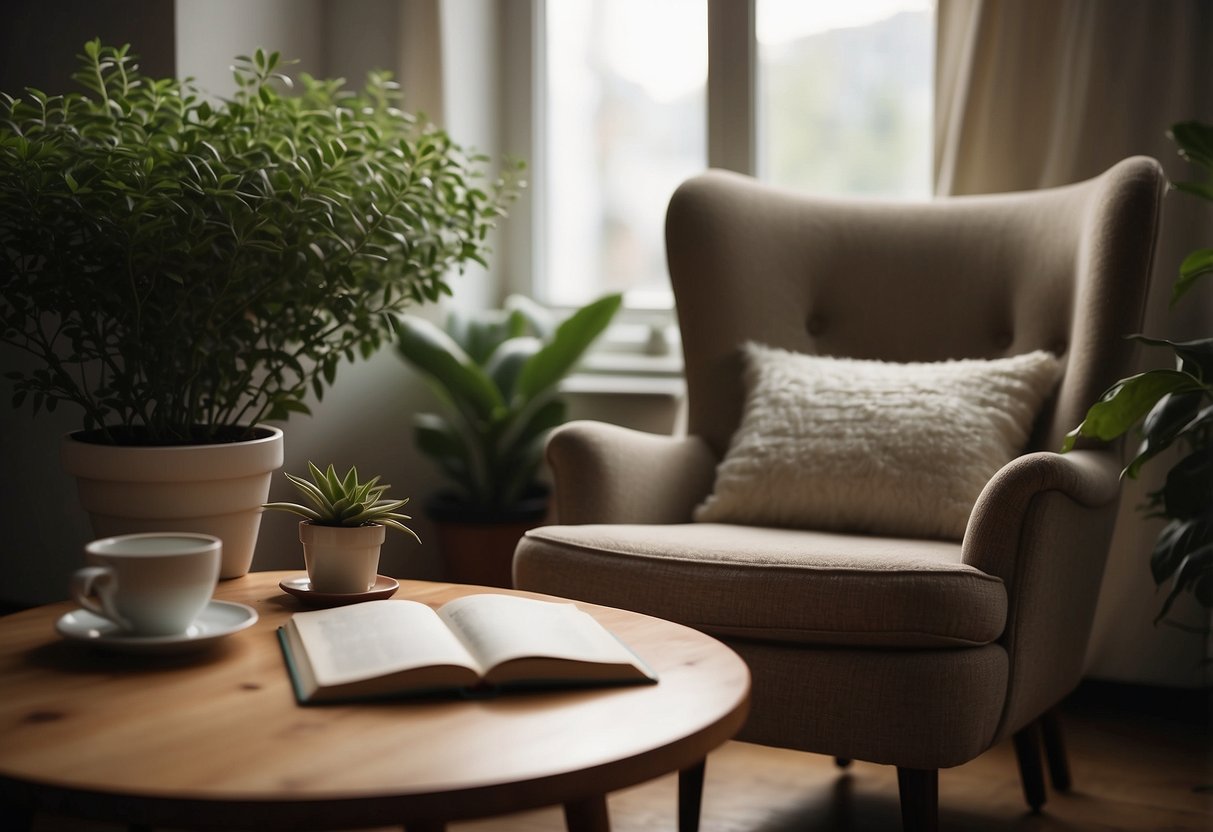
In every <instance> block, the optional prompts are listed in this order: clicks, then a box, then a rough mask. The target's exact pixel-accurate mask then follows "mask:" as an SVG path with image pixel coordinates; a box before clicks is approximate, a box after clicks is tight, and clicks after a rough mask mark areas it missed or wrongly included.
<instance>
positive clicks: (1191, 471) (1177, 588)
mask: <svg viewBox="0 0 1213 832" xmlns="http://www.w3.org/2000/svg"><path fill="white" fill-rule="evenodd" d="M1170 135H1171V137H1172V138H1173V139H1174V140H1175V142H1176V144H1177V145H1178V146H1179V152H1180V155H1181V156H1183V157H1184V158H1185V159H1187V160H1189V161H1191V162H1193V163H1195V164H1197V165H1198V166H1200V167H1201V168H1203V169H1204V171H1205V172H1206V173H1207V174H1209V177H1208V179H1207V180H1206V181H1204V182H1175V183H1173V185H1174V187H1175V188H1177V189H1178V190H1180V191H1183V192H1185V193H1189V194H1193V195H1195V196H1198V197H1201V198H1203V199H1208V200H1213V126H1211V125H1208V124H1202V123H1200V122H1195V121H1189V122H1183V123H1180V124H1176V125H1174V126H1173V127H1172V128H1171V132H1170ZM1211 273H1213V248H1202V249H1199V250H1197V251H1194V252H1192V253H1191V254H1189V255H1188V256H1187V257H1186V258H1184V261H1183V263H1182V264H1181V265H1180V269H1179V275H1178V277H1177V278H1176V281H1175V283H1174V285H1173V287H1172V292H1171V303H1172V304H1174V303H1176V302H1177V301H1178V300H1179V299H1180V298H1182V297H1183V296H1185V295H1186V294H1187V293H1188V292H1189V290H1191V289H1192V287H1193V286H1195V285H1196V283H1197V281H1198V280H1199V279H1200V278H1203V277H1205V276H1207V275H1209V274H1211ZM1134 337H1135V338H1137V339H1138V340H1140V341H1142V342H1143V343H1145V344H1148V345H1151V346H1156V347H1165V348H1167V349H1170V350H1171V351H1172V352H1173V353H1174V355H1175V367H1174V369H1157V370H1147V371H1146V372H1144V373H1139V374H1138V375H1135V376H1132V377H1130V378H1125V379H1121V380H1120V381H1118V382H1116V384H1114V385H1113V386H1112V387H1111V388H1109V390H1108V391H1107V392H1106V393H1104V395H1103V397H1102V398H1101V399H1100V401H1098V402H1096V403H1095V404H1094V405H1092V406H1091V408H1090V409H1089V410H1088V411H1087V415H1086V418H1085V419H1084V420H1083V422H1082V424H1080V425H1079V426H1078V427H1077V428H1075V429H1074V430H1073V431H1071V433H1070V435H1069V436H1068V437H1067V440H1066V444H1065V448H1064V450H1069V449H1070V448H1071V447H1073V445H1074V443H1075V441H1076V440H1077V439H1078V437H1080V436H1089V437H1094V438H1096V439H1101V440H1104V441H1107V440H1111V439H1115V438H1117V437H1119V436H1122V435H1124V434H1126V433H1129V432H1130V431H1132V430H1133V429H1134V428H1138V431H1137V432H1138V433H1139V434H1140V437H1141V442H1140V445H1139V446H1138V448H1137V451H1136V453H1135V454H1134V455H1133V458H1132V460H1130V462H1129V464H1128V465H1127V466H1126V467H1125V469H1124V475H1125V476H1128V477H1132V478H1136V477H1137V476H1138V474H1139V473H1140V471H1141V469H1142V466H1143V465H1145V464H1146V463H1147V462H1149V461H1150V460H1151V459H1154V458H1155V457H1157V456H1159V455H1160V454H1162V453H1163V452H1164V451H1169V456H1170V457H1171V458H1172V459H1174V460H1175V461H1174V462H1173V464H1172V465H1171V468H1170V470H1169V471H1168V472H1167V475H1166V480H1165V482H1164V484H1163V486H1162V487H1161V488H1159V489H1158V490H1157V491H1154V492H1152V493H1150V494H1149V495H1148V497H1147V501H1146V503H1145V505H1144V506H1143V508H1145V509H1146V510H1148V511H1149V512H1150V513H1151V515H1152V516H1156V517H1161V518H1164V519H1165V520H1166V521H1167V522H1166V525H1165V526H1163V528H1162V531H1161V532H1160V533H1159V535H1158V538H1157V540H1156V542H1155V546H1154V551H1153V554H1152V555H1151V557H1150V570H1151V573H1152V575H1153V578H1154V582H1155V584H1156V585H1157V586H1159V587H1161V586H1163V585H1165V584H1167V583H1168V582H1169V583H1170V588H1169V590H1168V591H1167V594H1166V597H1165V599H1164V600H1163V602H1162V606H1161V608H1160V610H1159V612H1158V616H1157V619H1156V621H1161V620H1163V619H1164V617H1165V616H1166V615H1167V613H1168V612H1169V611H1170V609H1171V606H1172V604H1173V603H1174V602H1175V600H1176V599H1177V598H1178V597H1179V596H1180V595H1182V594H1183V593H1185V592H1190V593H1192V595H1193V596H1194V597H1195V598H1196V600H1197V601H1198V602H1199V603H1200V604H1201V605H1203V606H1204V607H1206V608H1213V338H1202V339H1198V340H1195V341H1185V342H1174V341H1169V340H1166V339H1161V338H1146V337H1144V336H1140V335H1139V336H1134ZM1138 426H1140V427H1138ZM1169 449H1170V450H1169ZM1170 623H1172V624H1174V625H1175V626H1177V627H1180V628H1181V629H1187V630H1193V631H1195V632H1199V633H1205V634H1207V632H1208V628H1207V626H1202V627H1192V626H1191V625H1187V624H1183V623H1181V622H1174V621H1171V622H1170Z"/></svg>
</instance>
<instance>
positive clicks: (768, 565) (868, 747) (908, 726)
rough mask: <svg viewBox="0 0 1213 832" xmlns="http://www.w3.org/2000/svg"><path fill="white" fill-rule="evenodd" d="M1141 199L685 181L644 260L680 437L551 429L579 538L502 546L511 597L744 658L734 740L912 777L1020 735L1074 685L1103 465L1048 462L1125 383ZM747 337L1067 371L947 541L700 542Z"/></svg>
mask: <svg viewBox="0 0 1213 832" xmlns="http://www.w3.org/2000/svg"><path fill="white" fill-rule="evenodd" d="M1163 184H1164V183H1163V180H1162V177H1161V174H1160V170H1159V167H1158V165H1157V163H1155V162H1154V161H1153V160H1149V159H1144V158H1134V159H1129V160H1126V161H1124V162H1121V163H1120V164H1118V165H1116V166H1115V167H1114V168H1112V169H1111V170H1109V171H1108V172H1107V173H1105V174H1103V175H1102V176H1100V177H1097V178H1095V179H1092V180H1089V181H1087V182H1082V183H1078V184H1075V185H1070V186H1066V187H1062V188H1056V189H1049V190H1044V191H1037V192H1025V193H1016V194H1000V195H991V196H983V197H958V198H949V199H940V200H935V201H933V202H930V203H923V204H897V203H888V202H881V203H877V202H866V201H859V200H827V199H818V198H814V197H810V196H806V195H803V194H797V193H794V192H791V191H787V190H781V189H778V188H773V187H770V186H767V185H763V184H760V183H758V182H755V181H752V180H749V179H746V178H744V177H740V176H736V175H733V174H726V173H708V174H705V175H702V176H699V177H696V178H694V179H692V180H690V181H689V182H687V183H685V184H684V185H683V186H682V187H681V188H680V189H679V190H678V192H677V193H676V194H675V195H674V197H673V199H672V200H671V203H670V207H669V211H668V213H667V218H666V240H667V250H668V255H669V265H670V277H671V281H672V284H673V287H674V292H675V298H676V301H677V308H678V316H679V327H680V329H681V332H682V343H683V351H684V354H685V358H686V376H687V391H688V403H687V415H688V435H687V436H686V437H648V436H645V435H642V434H639V433H637V432H634V431H628V430H625V429H623V428H617V427H609V426H604V425H595V424H593V423H588V422H581V423H576V424H572V425H568V426H566V427H564V428H563V429H561V430H559V431H557V432H556V433H555V434H554V435H553V437H552V439H551V441H550V442H549V445H548V455H549V459H550V461H551V463H552V468H553V472H554V474H555V486H556V494H557V508H558V516H557V520H558V522H560V523H562V524H576V525H580V526H583V527H582V528H574V527H572V526H568V525H564V526H560V527H554V528H547V529H540V530H536V531H533V532H532V533H530V534H528V535H527V536H526V537H524V538H523V540H522V541H521V542H520V543H519V546H518V549H517V552H516V555H515V561H514V577H515V583H516V585H517V586H519V587H521V588H524V589H534V590H538V591H543V592H548V593H552V594H556V595H564V596H568V597H572V598H580V599H585V600H588V601H596V602H600V603H606V604H611V605H614V606H621V607H631V608H640V609H643V611H644V612H647V613H650V614H653V615H658V616H664V617H670V618H676V619H679V620H683V621H685V622H687V623H691V624H694V625H696V626H700V627H703V628H704V629H706V630H708V631H710V632H715V633H717V634H718V635H720V636H721V637H722V638H723V639H724V640H725V641H726V642H727V643H728V644H730V645H731V646H733V647H734V649H736V650H737V651H738V652H739V653H740V654H741V655H742V656H743V657H745V659H746V660H747V662H749V663H750V668H751V672H752V675H753V686H754V687H753V707H752V709H751V714H750V718H749V721H748V723H747V725H746V727H745V729H744V733H743V737H744V738H747V739H752V740H755V741H758V742H765V743H770V744H773V745H783V746H788V747H792V748H801V749H805V750H810V751H818V752H822V753H826V754H833V755H835V756H840V757H848V758H855V759H864V760H873V761H878V762H884V763H891V764H894V765H898V766H903V767H909V768H924V769H930V768H939V767H946V766H952V765H957V764H959V763H962V762H964V761H966V760H968V759H971V758H972V757H974V756H976V755H977V754H979V753H981V751H983V750H984V749H985V748H987V747H988V746H989V745H990V744H991V743H994V742H997V741H999V740H1000V739H1002V738H1004V737H1006V736H1008V735H1009V734H1011V733H1013V732H1015V731H1018V730H1019V729H1021V728H1023V727H1024V726H1025V725H1027V724H1028V723H1030V722H1031V721H1032V720H1034V719H1036V718H1037V717H1038V716H1039V715H1040V714H1041V713H1042V711H1043V710H1045V709H1046V708H1048V707H1050V706H1052V705H1053V704H1055V703H1056V702H1058V701H1059V700H1060V699H1061V698H1062V697H1063V696H1064V695H1065V694H1066V693H1067V692H1068V691H1069V690H1070V689H1071V688H1072V687H1073V685H1074V684H1075V683H1076V682H1077V680H1078V678H1079V674H1080V673H1081V661H1082V654H1083V649H1084V646H1085V644H1086V641H1087V637H1088V634H1089V632H1090V626H1091V619H1092V615H1093V611H1094V604H1095V598H1096V594H1097V592H1098V587H1099V580H1100V576H1101V574H1102V570H1103V565H1104V560H1105V555H1106V549H1107V543H1108V538H1109V535H1110V533H1111V527H1112V523H1113V520H1114V518H1115V512H1116V504H1117V497H1118V494H1119V482H1118V476H1117V475H1118V470H1119V466H1118V462H1119V458H1118V453H1117V451H1116V449H1113V448H1106V447H1103V446H1098V445H1095V444H1087V445H1085V446H1084V447H1083V448H1082V449H1081V450H1078V451H1075V452H1071V453H1069V454H1066V455H1064V456H1062V455H1059V454H1057V453H1056V449H1057V448H1059V447H1060V444H1061V440H1062V437H1063V435H1064V434H1065V433H1066V432H1067V431H1069V430H1070V429H1071V428H1073V427H1074V425H1076V424H1078V422H1079V421H1081V419H1082V416H1083V414H1084V413H1085V411H1086V408H1087V406H1088V405H1089V404H1090V403H1091V402H1092V401H1094V400H1095V399H1096V398H1097V397H1098V396H1099V394H1100V393H1102V392H1103V390H1104V389H1105V388H1106V387H1107V386H1108V385H1109V384H1110V383H1111V382H1112V381H1114V380H1115V379H1117V378H1119V377H1120V376H1121V375H1123V374H1124V373H1125V371H1126V369H1127V367H1128V362H1129V359H1130V357H1131V351H1132V344H1131V343H1130V342H1129V341H1127V340H1126V339H1125V337H1124V336H1125V335H1127V334H1129V333H1131V332H1134V331H1136V330H1137V329H1138V326H1139V324H1140V321H1141V315H1142V308H1143V304H1144V295H1145V287H1146V278H1147V275H1148V274H1149V269H1150V262H1151V258H1152V255H1153V245H1154V240H1155V236H1156V232H1157V220H1158V211H1159V201H1160V197H1161V193H1162V188H1163ZM748 341H760V342H762V343H765V344H768V345H770V346H773V347H777V348H780V349H784V350H789V351H792V352H796V353H803V354H817V355H832V356H838V357H844V358H857V359H873V360H880V361H896V362H929V361H947V360H954V359H965V358H981V359H992V358H1000V357H1007V356H1014V355H1020V354H1024V353H1029V352H1032V351H1035V350H1047V351H1049V352H1051V353H1053V354H1055V355H1057V356H1059V357H1060V358H1061V360H1062V364H1063V367H1062V377H1061V380H1060V382H1059V385H1058V387H1057V390H1056V392H1055V394H1054V395H1053V396H1052V397H1050V398H1049V399H1048V400H1047V401H1046V402H1045V404H1044V407H1043V409H1042V410H1041V413H1040V416H1039V418H1038V419H1037V421H1036V424H1035V427H1034V429H1033V431H1032V435H1031V436H1030V437H1029V438H1028V440H1027V442H1026V443H1025V445H1024V447H1023V448H1021V449H1020V450H1021V451H1022V452H1023V455H1022V456H1019V457H1017V458H1016V459H1014V460H1012V461H1011V462H1009V463H1008V464H1007V465H1005V466H1003V467H1002V468H1001V469H1000V470H999V471H997V472H996V473H995V474H994V475H993V476H992V477H991V478H990V480H989V482H988V483H986V485H985V487H984V489H983V490H982V491H981V494H980V495H979V496H978V497H977V500H976V503H975V504H974V507H973V510H972V513H971V514H970V516H969V519H968V523H967V526H966V528H965V531H964V536H963V539H962V540H961V542H960V543H959V544H956V543H955V542H949V541H929V540H913V539H907V538H904V537H900V538H884V537H874V536H862V535H850V534H840V533H831V532H824V531H803V532H800V531H797V532H794V531H791V530H787V529H771V528H764V527H754V526H737V525H731V524H694V523H692V522H691V520H692V512H693V510H694V507H695V506H696V505H697V504H698V503H699V502H701V501H702V500H703V499H704V498H705V497H706V496H707V494H708V493H709V491H710V489H711V487H712V483H713V466H714V465H715V464H717V463H718V462H719V460H720V459H721V458H722V457H723V455H724V454H725V452H726V449H727V448H728V446H729V441H730V438H731V437H732V435H733V434H734V432H735V431H736V429H737V427H738V424H739V423H740V419H741V415H742V410H743V401H744V396H745V386H744V383H743V374H742V370H743V367H742V362H741V350H740V348H741V346H742V345H743V344H745V343H746V342H748ZM585 524H589V525H585ZM607 524H611V525H613V526H614V528H608V527H607ZM894 596H897V597H895V598H894ZM1004 604H1005V607H1004V606H1003V605H1004ZM990 639H993V641H991V640H990ZM944 645H947V646H944Z"/></svg>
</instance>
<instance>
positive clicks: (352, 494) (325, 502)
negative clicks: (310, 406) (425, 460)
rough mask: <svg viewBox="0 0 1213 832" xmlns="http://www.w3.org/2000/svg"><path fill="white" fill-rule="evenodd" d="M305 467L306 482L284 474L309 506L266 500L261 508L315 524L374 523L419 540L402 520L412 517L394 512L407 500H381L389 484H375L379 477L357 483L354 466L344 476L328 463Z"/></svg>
mask: <svg viewBox="0 0 1213 832" xmlns="http://www.w3.org/2000/svg"><path fill="white" fill-rule="evenodd" d="M307 468H308V472H309V473H310V474H311V475H312V479H311V481H310V482H309V481H308V480H305V479H304V478H303V477H297V476H295V475H294V474H286V478H287V479H288V480H290V481H291V484H292V485H294V486H295V488H297V489H299V492H300V493H301V494H303V496H305V497H307V499H308V502H310V503H311V505H310V506H304V505H299V504H298V503H266V504H265V505H264V506H262V508H269V509H277V510H280V511H289V512H291V513H292V514H298V515H299V516H301V517H306V518H307V519H308V520H311V521H312V522H313V523H315V524H316V525H317V526H347V527H348V526H369V525H372V524H374V523H378V524H379V525H381V526H387V527H388V528H392V529H399V530H400V531H402V532H407V533H408V534H411V535H412V536H413V539H414V540H416V541H417V542H418V543H420V542H421V538H419V537H417V534H416V532H414V531H413V530H412V529H410V528H409V527H408V526H406V525H404V521H405V520H412V519H413V518H412V517H410V516H409V515H407V514H399V513H397V511H396V509H398V508H400V507H402V506H403V505H404V504H405V503H407V502H408V498H407V497H406V498H404V499H403V500H385V499H383V495H384V493H385V492H386V491H387V490H388V489H389V488H391V486H389V485H378V484H377V483H378V482H379V477H374V478H373V479H371V480H368V481H367V482H359V480H358V469H357V468H353V467H351V468H350V470H349V471H347V472H346V474H345V476H344V477H339V476H337V471H336V469H334V468H333V466H332V465H329V467H328V468H327V469H326V470H324V471H321V470H320V469H319V468H317V467H316V466H315V465H313V464H312V463H311V462H308V464H307Z"/></svg>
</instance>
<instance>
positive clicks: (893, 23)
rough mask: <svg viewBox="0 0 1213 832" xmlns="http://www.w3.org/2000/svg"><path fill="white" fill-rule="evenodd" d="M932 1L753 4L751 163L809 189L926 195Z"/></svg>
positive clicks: (777, 0) (779, 0) (762, 0)
mask: <svg viewBox="0 0 1213 832" xmlns="http://www.w3.org/2000/svg"><path fill="white" fill-rule="evenodd" d="M934 7H935V3H934V0H847V2H846V3H806V2H804V0H758V7H757V19H756V21H755V22H756V26H757V29H758V86H759V97H758V168H759V175H760V176H762V177H763V178H764V179H767V180H770V181H773V182H777V183H779V184H781V185H788V186H791V187H795V188H800V189H804V190H810V191H814V192H818V193H832V194H863V195H881V196H896V197H907V198H911V197H927V196H930V193H931V121H932V113H931V107H932V83H933V69H934V48H935V47H934V17H935V10H934Z"/></svg>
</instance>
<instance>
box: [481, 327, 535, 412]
mask: <svg viewBox="0 0 1213 832" xmlns="http://www.w3.org/2000/svg"><path fill="white" fill-rule="evenodd" d="M542 349H543V342H542V341H540V340H539V339H538V338H534V337H532V336H522V337H519V338H510V339H508V340H506V341H503V342H502V343H501V344H500V345H499V346H498V347H497V349H496V350H494V351H493V354H492V355H490V356H489V359H488V361H487V362H486V363H485V367H484V369H485V372H487V373H488V374H489V378H491V379H492V380H493V383H494V384H495V385H497V389H498V390H500V391H501V397H502V398H503V399H504V400H505V401H507V402H508V401H510V400H511V399H512V398H513V396H514V387H515V385H516V384H517V381H518V376H519V375H520V374H521V372H522V368H523V367H524V366H526V363H527V362H528V361H530V360H531V358H533V357H534V356H535V355H536V354H537V353H538V352H539V351H540V350H542Z"/></svg>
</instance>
